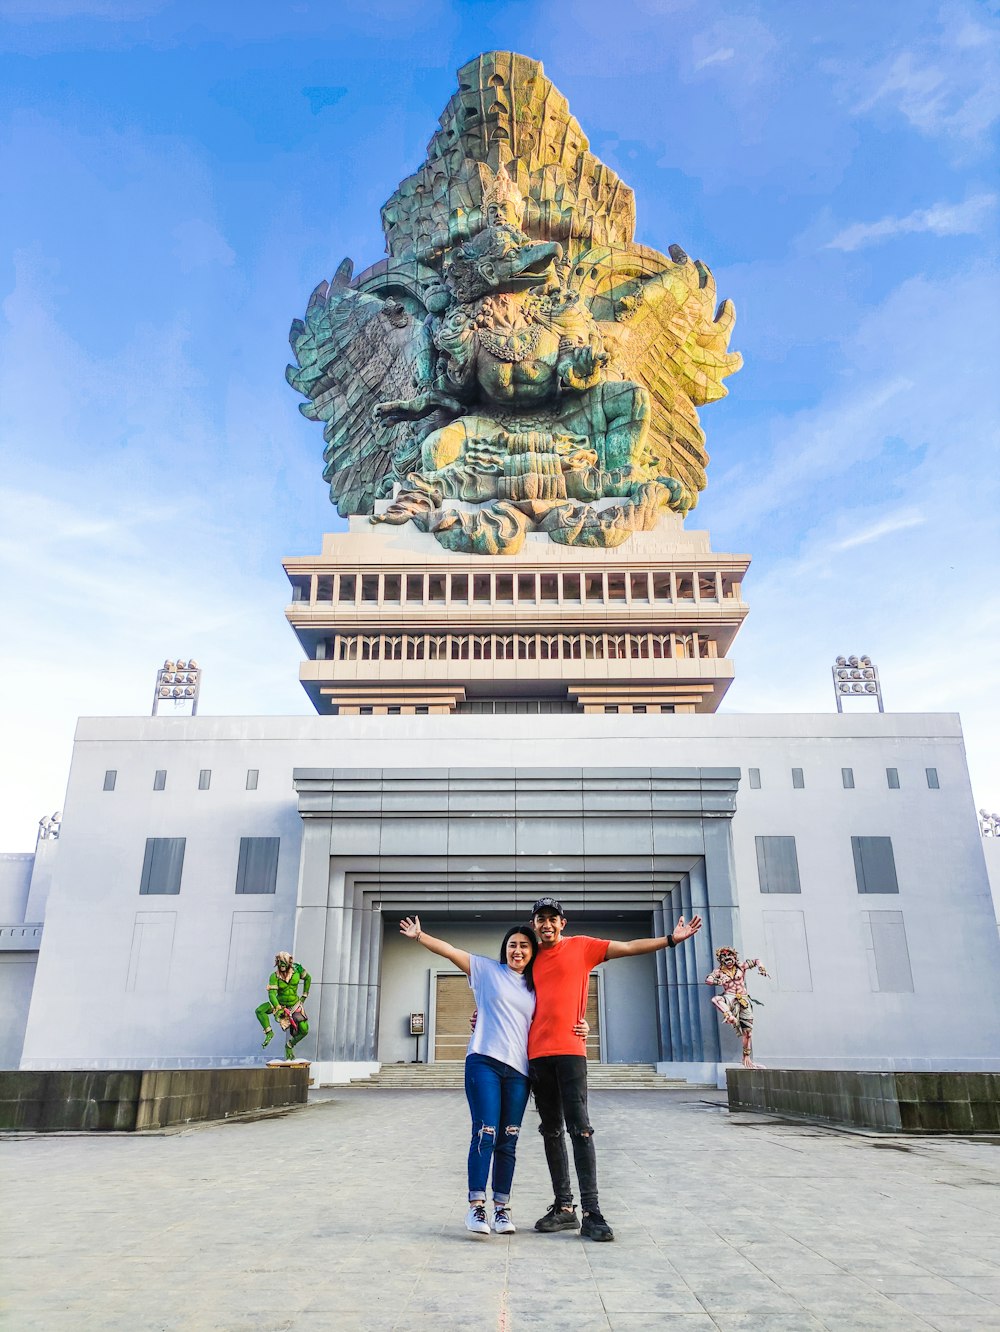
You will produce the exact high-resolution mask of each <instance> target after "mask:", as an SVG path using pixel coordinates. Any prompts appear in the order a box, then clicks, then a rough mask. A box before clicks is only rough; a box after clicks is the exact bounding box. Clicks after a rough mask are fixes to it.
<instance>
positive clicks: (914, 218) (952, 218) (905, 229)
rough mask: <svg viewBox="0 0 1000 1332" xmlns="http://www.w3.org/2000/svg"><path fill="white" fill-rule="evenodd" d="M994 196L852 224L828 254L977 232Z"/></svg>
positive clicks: (994, 202)
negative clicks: (902, 239)
mask: <svg viewBox="0 0 1000 1332" xmlns="http://www.w3.org/2000/svg"><path fill="white" fill-rule="evenodd" d="M996 205H997V196H996V195H995V194H976V195H973V196H972V197H971V198H969V199H966V200H965V201H964V202H963V203H958V204H948V203H936V204H932V205H931V207H930V208H918V209H916V210H915V211H914V212H912V213H908V214H907V215H906V217H883V218H880V219H879V221H878V222H855V223H853V224H852V225H851V226H849V227H845V228H844V230H843V231H841V232H838V234H837V235H836V236H834V238H833V240H831V241H828V242H827V247H826V248H827V249H830V250H847V251H850V250H860V249H861V248H862V247H863V246H865V245H875V244H877V243H878V242H879V241H884V240H889V239H891V238H892V237H893V236H905V235H912V234H914V233H919V232H929V233H931V234H932V235H934V236H962V235H970V234H973V233H976V232H979V231H981V230H982V229H983V227H984V225H985V223H986V221H987V219H988V218H989V216H990V215H991V214H992V213H993V212H994V211H995V210H996Z"/></svg>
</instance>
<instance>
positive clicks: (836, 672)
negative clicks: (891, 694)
mask: <svg viewBox="0 0 1000 1332" xmlns="http://www.w3.org/2000/svg"><path fill="white" fill-rule="evenodd" d="M833 692H834V694H835V695H836V698H837V711H838V712H843V711H844V699H845V698H874V699H875V700H876V702H877V703H878V710H879V712H885V708H884V707H883V706H882V685H881V684H880V682H879V678H878V667H877V666H873V665H872V659H871V657H838V658H837V660H836V661H835V662H834V665H833Z"/></svg>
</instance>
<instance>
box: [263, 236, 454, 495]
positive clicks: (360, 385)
mask: <svg viewBox="0 0 1000 1332" xmlns="http://www.w3.org/2000/svg"><path fill="white" fill-rule="evenodd" d="M352 273H353V265H352V263H351V261H350V260H349V259H345V260H344V261H343V263H341V265H340V267H339V268H338V269H337V272H336V274H335V275H334V278H333V281H332V282H325V281H324V282H321V283H320V284H319V286H318V287H317V288H316V290H315V291H314V292H313V294H312V296H311V297H310V298H309V306H308V308H307V310H306V314H305V318H304V319H296V320H294V321H293V323H292V328H291V332H290V334H289V341H290V342H291V346H292V351H293V352H294V354H295V358H296V362H297V364H296V365H290V366H289V367H288V369H287V370H286V371H285V377H286V379H287V380H288V382H289V384H291V386H292V388H294V389H296V390H297V391H298V392H299V393H301V394H303V395H304V396H305V397H307V398H308V399H309V401H308V402H304V403H300V404H299V411H300V412H301V413H302V414H303V416H307V417H308V418H309V419H310V420H311V421H323V422H325V425H324V429H323V438H324V439H325V440H326V448H325V449H324V451H323V459H324V462H325V464H326V465H325V468H324V471H323V476H324V478H325V479H326V480H327V481H329V483H330V499H331V500H332V501H333V503H334V504H336V506H337V512H338V513H339V514H340V515H341V517H346V516H347V515H348V514H352V513H371V512H372V510H373V507H374V501H375V499H376V492H377V490H378V487H379V484H380V483H381V482H382V481H383V478H386V477H387V476H388V477H389V479H390V480H391V479H393V478H392V477H391V476H389V474H391V473H394V472H395V470H396V469H395V461H396V456H397V453H400V454H402V453H407V454H409V453H412V447H410V446H411V445H412V440H411V435H412V429H411V427H410V426H408V425H407V424H405V423H404V424H399V425H389V424H385V423H382V422H379V421H376V420H375V419H374V418H373V415H372V409H373V408H374V407H375V406H376V404H378V403H380V402H383V401H386V400H388V399H397V398H408V397H410V396H412V394H413V392H414V388H415V385H417V384H418V383H420V382H422V381H424V380H425V379H426V378H427V377H428V375H429V373H430V365H431V364H432V349H431V345H430V338H429V335H428V333H427V331H426V330H425V328H424V323H423V320H422V319H421V318H419V317H415V316H414V315H412V314H410V313H408V312H407V311H406V310H404V308H403V307H402V306H401V305H399V303H398V302H395V301H385V300H382V299H381V298H380V297H378V296H372V295H369V294H367V293H365V292H361V291H357V290H356V289H355V288H353V287H352V286H351V276H352ZM398 479H400V480H402V476H400V477H399V478H398Z"/></svg>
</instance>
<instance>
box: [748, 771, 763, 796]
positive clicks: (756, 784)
mask: <svg viewBox="0 0 1000 1332" xmlns="http://www.w3.org/2000/svg"><path fill="white" fill-rule="evenodd" d="M747 776H748V777H749V778H750V790H751V791H759V790H760V768H748V769H747Z"/></svg>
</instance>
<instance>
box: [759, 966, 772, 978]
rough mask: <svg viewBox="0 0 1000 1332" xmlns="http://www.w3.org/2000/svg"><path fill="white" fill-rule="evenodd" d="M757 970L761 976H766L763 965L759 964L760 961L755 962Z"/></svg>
mask: <svg viewBox="0 0 1000 1332" xmlns="http://www.w3.org/2000/svg"><path fill="white" fill-rule="evenodd" d="M757 971H758V973H759V974H760V975H761V976H767V972H766V971H765V970H764V967H763V966H762V965H761V963H760V962H758V963H757ZM768 979H770V978H768Z"/></svg>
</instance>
